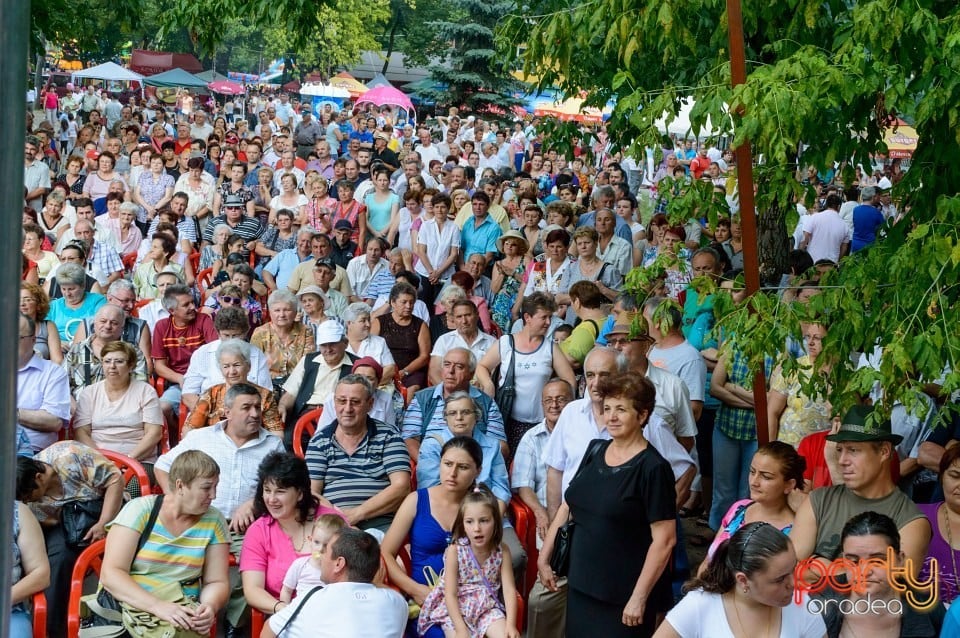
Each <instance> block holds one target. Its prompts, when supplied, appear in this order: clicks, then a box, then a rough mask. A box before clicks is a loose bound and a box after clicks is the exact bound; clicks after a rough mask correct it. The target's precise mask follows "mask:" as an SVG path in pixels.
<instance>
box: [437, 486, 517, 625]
mask: <svg viewBox="0 0 960 638" xmlns="http://www.w3.org/2000/svg"><path fill="white" fill-rule="evenodd" d="M453 538H454V541H453V543H451V544H450V546H449V547H448V548H447V551H446V552H445V553H444V556H443V579H442V580H441V581H440V584H439V585H437V587H436V589H434V590H433V591H432V592H430V594H429V595H428V596H427V598H426V600H424V601H423V607H422V608H421V610H420V620H419V622H418V631H419V632H420V633H421V634H423V633H424V632H426V631H427V630H428V629H429V628H430V627H432V626H433V625H439V626H440V627H441V628H442V629H443V633H444V635H445V636H447V637H448V638H449V637H451V636H456V638H465V637H467V636H469V638H483V637H484V636H486V637H488V638H519V637H520V632H518V631H517V628H516V626H517V622H516V621H517V600H516V596H517V588H516V585H515V584H514V581H513V568H512V567H511V560H510V550H509V549H508V548H507V546H506V545H505V544H504V543H503V521H502V519H501V518H500V508H499V507H498V505H497V499H496V498H495V497H494V495H493V493H492V492H491V491H490V490H489V489H488V488H487V487H486V486H485V485H478V486H477V487H475V488H474V490H473V491H472V492H470V493H468V494H467V496H466V498H464V499H463V503H462V504H461V505H460V512H459V513H458V514H457V518H456V520H455V521H454V523H453ZM501 585H502V588H503V599H504V600H505V601H506V607H504V604H503V603H502V602H501V601H500V589H501Z"/></svg>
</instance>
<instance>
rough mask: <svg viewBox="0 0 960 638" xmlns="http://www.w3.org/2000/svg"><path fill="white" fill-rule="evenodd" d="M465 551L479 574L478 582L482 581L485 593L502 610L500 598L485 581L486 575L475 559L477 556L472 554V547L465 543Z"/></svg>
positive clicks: (487, 581) (478, 561)
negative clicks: (485, 589)
mask: <svg viewBox="0 0 960 638" xmlns="http://www.w3.org/2000/svg"><path fill="white" fill-rule="evenodd" d="M467 550H468V551H469V552H470V558H471V559H472V560H473V564H474V566H475V567H476V568H477V572H478V573H479V574H480V580H482V581H483V586H484V587H486V588H487V593H488V594H490V595H491V596H492V597H493V600H494V602H496V604H497V608H498V609H502V608H503V605H502V604H501V602H500V596H499V594H497V590H496V588H494V586H493V585H491V584H490V581H489V580H487V575H486V574H484V573H483V566H482V565H481V564H480V560H479V559H478V558H477V555H476V554H474V553H473V546H472V545H470V544H469V543H467Z"/></svg>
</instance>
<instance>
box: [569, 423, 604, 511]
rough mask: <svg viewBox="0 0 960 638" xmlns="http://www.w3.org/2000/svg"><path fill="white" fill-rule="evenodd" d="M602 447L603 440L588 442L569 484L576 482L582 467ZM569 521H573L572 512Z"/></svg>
mask: <svg viewBox="0 0 960 638" xmlns="http://www.w3.org/2000/svg"><path fill="white" fill-rule="evenodd" d="M602 445H603V439H593V440H591V441H590V445H589V446H588V447H587V451H586V453H585V454H584V455H583V458H582V459H580V465H578V466H577V471H576V472H574V473H573V478H572V479H570V482H571V483H573V482H574V481H575V480H576V478H577V477H578V476H580V472H582V471H583V468H584V466H585V465H586V464H587V463H589V462H590V461H591V460H592V459H593V457H595V456H596V455H597V453H598V452H599V451H600V447H601V446H602ZM571 520H573V512H571V513H570V515H569V516H568V517H567V521H571Z"/></svg>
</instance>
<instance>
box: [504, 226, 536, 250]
mask: <svg viewBox="0 0 960 638" xmlns="http://www.w3.org/2000/svg"><path fill="white" fill-rule="evenodd" d="M508 239H512V240H514V241H518V242H520V243H521V244H522V245H523V250H522V251H520V252H521V253H525V252H527V251H528V250H530V242H528V241H527V238H526V237H524V236H523V233H521V232H520V231H519V230H508V231H507V232H505V233H504V234H502V235H500V238H499V239H498V240H497V250H499V251H500V252H505V251H504V250H503V244H504V243H506V241H507V240H508Z"/></svg>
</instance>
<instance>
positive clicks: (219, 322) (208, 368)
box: [180, 306, 273, 410]
mask: <svg viewBox="0 0 960 638" xmlns="http://www.w3.org/2000/svg"><path fill="white" fill-rule="evenodd" d="M213 327H214V328H216V330H217V334H218V335H219V336H220V338H219V339H217V340H216V341H211V342H210V343H205V344H203V345H202V346H200V347H199V348H197V350H196V351H195V352H194V353H193V354H192V355H190V365H189V367H187V372H186V374H184V375H183V385H182V386H181V389H180V390H181V392H182V393H183V394H182V395H181V397H180V398H181V400H182V401H183V403H184V404H185V405H186V406H187V407H188V408H190V409H191V410H193V409H194V408H196V407H197V399H199V398H200V395H201V394H203V393H204V392H206V391H207V390H209V389H210V388H211V387H213V386H215V385H219V384H221V383H224V378H223V371H222V370H221V368H220V352H219V350H220V346H221V344H223V343H224V342H226V341H228V340H232V339H237V340H241V339H246V337H247V333H248V332H249V331H250V320H249V319H248V318H247V312H246V311H245V310H244V309H243V308H238V307H234V306H227V307H225V308H221V309H220V312H218V313H217V316H216V317H215V318H214V320H213ZM241 343H242V347H243V350H245V351H246V356H245V357H244V358H245V359H246V360H247V361H248V362H249V363H250V372H249V373H248V374H247V381H249V382H250V383H254V384H256V385H258V386H260V387H262V388H271V387H273V381H272V380H271V378H270V366H269V365H268V364H267V355H265V354H264V353H263V351H262V350H260V348H257V347H256V346H251V345H250V344H249V343H246V342H245V341H242V342H241Z"/></svg>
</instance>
